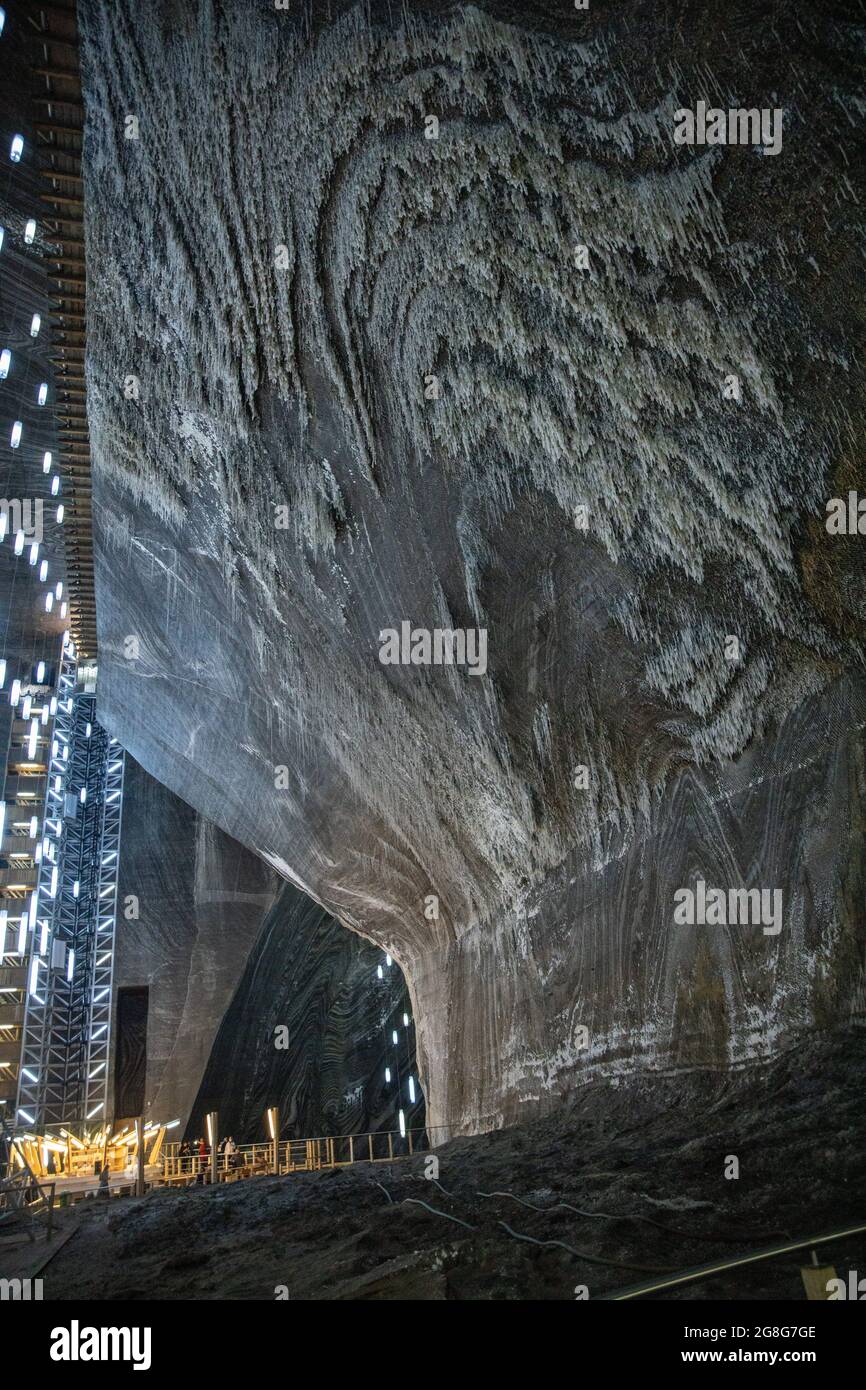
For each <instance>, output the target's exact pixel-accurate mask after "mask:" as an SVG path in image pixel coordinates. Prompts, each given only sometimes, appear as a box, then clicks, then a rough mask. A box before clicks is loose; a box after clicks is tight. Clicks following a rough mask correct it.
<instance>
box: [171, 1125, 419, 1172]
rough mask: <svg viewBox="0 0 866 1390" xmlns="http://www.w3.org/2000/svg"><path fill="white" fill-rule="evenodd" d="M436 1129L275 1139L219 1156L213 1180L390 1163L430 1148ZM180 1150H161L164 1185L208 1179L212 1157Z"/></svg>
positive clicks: (180, 1146) (175, 1144) (175, 1148)
mask: <svg viewBox="0 0 866 1390" xmlns="http://www.w3.org/2000/svg"><path fill="white" fill-rule="evenodd" d="M434 1128H438V1129H442V1130H444V1129H445V1126H444V1125H443V1126H435V1127H434V1126H429V1125H428V1126H426V1127H425V1128H423V1129H414V1130H413V1129H407V1130H406V1133H405V1134H401V1133H400V1131H399V1130H396V1129H393V1130H379V1131H376V1132H375V1133H368V1134H332V1135H321V1136H318V1137H316V1138H313V1139H281V1140H280V1141H279V1142H278V1143H277V1144H275V1143H274V1141H273V1140H269V1141H265V1142H262V1143H258V1144H240V1145H238V1146H237V1147H236V1149H235V1152H234V1153H232V1154H227V1153H225V1152H223V1153H218V1154H217V1180H218V1181H219V1182H232V1181H235V1180H236V1179H238V1178H246V1177H256V1176H258V1175H259V1174H265V1173H311V1172H315V1171H317V1170H318V1169H320V1168H348V1167H350V1166H351V1165H352V1164H353V1163H392V1162H394V1161H395V1160H397V1159H402V1158H411V1157H412V1155H413V1154H416V1153H423V1152H426V1151H427V1150H429V1149H430V1148H431V1146H432V1141H431V1131H432V1130H433V1129H434ZM443 1137H444V1136H443ZM182 1147H183V1146H182V1145H181V1144H180V1143H174V1144H167V1145H166V1146H165V1148H164V1150H163V1155H162V1179H163V1182H166V1183H172V1182H177V1183H180V1182H184V1181H186V1182H189V1181H194V1180H196V1179H199V1180H200V1181H202V1182H207V1181H209V1177H210V1173H211V1171H212V1166H211V1155H210V1153H209V1152H208V1153H207V1154H199V1153H189V1154H182V1153H181V1152H180V1150H181V1148H182Z"/></svg>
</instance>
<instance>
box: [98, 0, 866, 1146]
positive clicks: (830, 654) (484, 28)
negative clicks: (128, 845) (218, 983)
mask: <svg viewBox="0 0 866 1390" xmlns="http://www.w3.org/2000/svg"><path fill="white" fill-rule="evenodd" d="M79 14H80V23H81V29H82V44H83V50H82V60H83V76H84V86H85V96H86V107H87V116H86V122H87V124H86V139H85V155H84V178H85V195H86V210H87V257H88V349H87V379H88V400H89V416H90V429H91V440H92V453H93V464H94V498H95V524H96V550H97V554H96V565H97V602H98V611H99V637H100V652H99V663H100V678H99V683H100V694H99V702H100V718H101V719H102V720H103V721H104V722H105V724H106V725H107V726H108V727H109V728H110V729H111V731H112V733H114V734H116V735H117V736H118V738H120V740H121V741H122V742H123V743H124V744H125V746H127V747H128V748H129V749H130V750H131V752H132V753H133V754H134V756H135V757H136V758H137V759H138V760H139V761H140V762H141V763H142V764H143V766H144V767H146V768H147V770H148V771H149V772H150V773H151V774H152V775H154V776H155V777H157V778H158V779H159V780H161V781H162V782H164V783H165V784H166V785H167V786H168V787H170V788H171V789H172V790H173V791H175V792H176V793H177V794H179V795H181V796H182V797H183V798H184V799H185V800H186V801H188V802H189V803H190V804H192V805H193V806H195V807H196V809H197V810H198V811H199V812H200V813H201V814H202V815H203V816H206V817H207V818H208V819H209V820H210V821H213V822H214V823H216V824H217V825H219V826H220V827H221V828H222V829H223V830H224V831H225V832H226V833H228V834H230V835H231V836H233V837H234V838H235V839H237V840H239V841H240V842H241V843H242V844H244V845H246V846H247V847H248V848H249V849H251V850H253V851H254V852H255V853H257V854H258V855H260V856H261V857H262V858H263V859H264V860H265V861H266V862H267V863H268V864H270V865H271V867H272V868H274V869H276V870H277V872H278V873H279V874H280V875H282V876H283V877H285V878H288V879H290V880H291V881H293V882H294V883H295V884H296V886H297V887H299V888H300V889H302V890H303V891H304V892H306V893H308V894H309V895H310V896H311V897H313V898H315V899H316V900H317V901H318V902H320V903H321V904H322V905H323V906H325V907H326V908H327V909H328V910H329V911H330V912H331V913H333V914H334V916H336V917H337V918H338V919H339V920H340V921H341V922H342V923H343V924H344V925H345V926H347V927H349V928H351V929H352V930H354V931H356V932H359V933H360V934H362V935H363V936H365V937H368V938H369V939H370V940H372V941H374V942H376V943H378V944H379V945H380V946H382V947H383V948H384V949H385V950H388V951H390V952H391V953H392V954H393V955H394V957H395V958H396V959H397V960H398V961H399V963H400V965H401V966H402V968H403V970H404V972H405V974H406V976H407V979H408V981H409V985H410V989H411V991H412V995H413V1001H414V1006H415V1010H414V1011H415V1017H416V1020H417V1024H418V1041H419V1052H420V1065H421V1073H422V1079H423V1082H424V1085H425V1090H426V1095H427V1099H428V1103H429V1118H430V1120H431V1122H433V1123H446V1124H448V1125H449V1126H451V1127H452V1128H453V1129H454V1130H465V1131H471V1130H477V1129H481V1128H485V1127H490V1126H496V1125H501V1124H503V1123H508V1122H512V1121H515V1120H519V1119H521V1118H522V1117H524V1116H527V1115H529V1114H531V1113H533V1112H536V1113H537V1112H539V1111H544V1110H546V1109H549V1108H550V1107H552V1106H553V1105H555V1104H556V1103H557V1102H558V1100H559V1099H560V1098H562V1097H564V1096H566V1095H568V1094H570V1093H571V1092H573V1091H574V1090H575V1089H576V1088H577V1087H579V1086H580V1085H581V1084H583V1083H584V1082H585V1081H586V1080H587V1079H588V1078H590V1077H592V1076H594V1075H596V1074H597V1073H598V1072H599V1071H600V1070H601V1071H605V1072H608V1073H610V1072H617V1071H619V1072H621V1073H622V1074H629V1073H632V1072H634V1071H635V1070H637V1069H639V1068H642V1067H653V1068H659V1067H664V1068H675V1067H684V1068H695V1067H712V1068H725V1067H730V1066H738V1065H741V1064H744V1063H752V1062H756V1061H759V1060H760V1059H762V1058H766V1057H768V1056H770V1055H772V1054H773V1052H775V1051H778V1050H779V1049H780V1048H782V1047H785V1046H788V1045H790V1043H791V1041H792V1040H793V1039H794V1038H795V1037H796V1036H797V1035H798V1033H799V1032H800V1031H802V1030H803V1029H808V1028H814V1027H821V1026H826V1025H827V1024H830V1023H832V1022H834V1021H838V1020H839V1019H840V1018H847V1017H848V1016H849V1015H850V1014H851V1012H852V1011H856V1010H857V1009H858V1008H860V1007H862V981H861V970H862V966H861V961H862V940H863V935H864V921H863V901H864V893H863V888H864V883H863V867H862V855H861V854H860V852H859V844H858V834H859V833H860V831H861V830H862V824H863V811H864V807H863V759H862V747H861V739H860V730H862V725H863V719H864V710H863V693H864V692H863V684H862V636H863V593H862V587H861V586H860V584H859V583H858V570H857V556H858V541H857V539H856V538H848V537H832V538H831V537H829V536H828V535H827V533H826V531H825V529H824V526H823V516H824V507H825V504H826V500H827V499H828V498H829V497H832V496H836V495H840V493H842V492H843V491H844V490H845V489H847V488H848V487H849V486H851V487H854V486H856V484H857V480H858V469H860V470H861V476H862V462H861V460H862V450H861V451H860V454H859V455H858V453H857V450H856V443H857V441H858V440H861V441H862V436H863V419H862V415H863V399H864V396H863V390H862V387H863V381H862V365H861V362H862V356H861V358H860V359H858V357H857V355H856V353H855V351H854V347H855V344H856V342H857V340H858V336H861V337H862V331H863V322H862V310H861V309H859V308H858V306H857V304H856V299H855V296H853V295H852V293H851V289H852V285H853V284H854V283H855V276H856V275H857V274H858V273H859V261H858V260H857V259H856V257H855V252H856V245H857V243H856V225H857V219H858V204H857V193H856V188H855V186H854V182H853V180H854V174H853V168H854V166H853V165H852V163H851V158H850V151H851V148H852V146H853V144H854V140H855V138H856V133H857V124H858V121H859V112H860V110H861V106H860V105H858V102H857V99H856V91H857V80H856V79H857V74H856V69H855V67H854V60H853V57H852V56H851V55H852V54H853V51H854V42H853V40H854V35H853V32H852V30H851V28H850V26H847V25H845V24H843V23H842V21H841V20H839V19H838V18H833V17H828V16H827V15H825V14H824V12H823V10H822V8H821V7H809V8H808V10H805V11H804V10H802V9H800V8H795V7H791V13H790V14H789V15H782V16H778V15H776V16H775V18H774V26H775V27H774V28H773V31H772V33H768V32H767V29H766V26H763V25H757V24H756V23H755V16H754V10H753V7H750V6H748V5H746V4H745V3H734V4H732V5H728V6H726V7H725V8H724V12H722V11H719V12H718V13H716V12H715V11H714V12H713V13H712V14H708V12H707V11H706V10H705V8H704V7H702V6H700V5H697V4H687V5H686V6H684V7H683V6H677V7H676V14H674V10H673V7H666V6H664V5H657V4H653V5H642V4H636V3H631V4H623V5H618V6H616V7H608V6H599V7H592V9H591V11H589V12H586V13H577V12H571V11H570V10H568V9H567V7H563V6H557V7H555V13H554V12H551V11H550V9H549V7H547V6H545V5H540V4H531V5H528V6H524V7H521V12H520V14H519V15H517V14H516V13H515V12H514V11H513V10H512V9H511V8H510V7H503V6H494V5H478V6H459V5H458V6H444V5H440V4H430V5H426V6H424V7H420V6H416V5H412V4H409V5H406V6H404V7H403V8H402V11H401V14H402V16H403V17H402V19H398V18H396V17H395V16H394V15H393V14H390V13H389V11H388V9H387V8H386V7H384V6H380V5H378V4H373V5H371V6H364V7H362V6H358V5H349V6H343V5H332V6H328V7H324V6H321V5H318V4H314V5H313V6H312V7H311V8H310V10H309V11H308V12H307V14H306V15H305V17H304V19H302V20H300V19H298V18H297V17H294V16H293V15H292V14H290V13H287V12H284V11H276V10H275V9H274V7H273V6H269V5H266V4H264V3H260V4H251V5H244V6H238V5H235V4H229V3H223V2H222V0H203V3H201V4H199V5H197V6H195V7H194V9H193V7H191V6H190V7H187V6H183V5H178V4H174V3H170V2H169V0H165V3H155V4H153V5H152V6H150V7H148V8H147V9H146V10H144V11H142V8H141V5H140V3H138V0H136V3H132V0H112V3H111V4H108V3H103V2H102V0H82V3H81V4H80V6H79ZM698 100H708V101H717V102H718V103H719V105H720V106H725V107H727V106H738V105H752V104H755V105H757V106H773V107H781V108H783V109H784V111H785V120H784V139H783V147H782V151H781V153H780V154H778V155H777V156H775V157H772V158H770V157H767V156H766V155H763V154H762V153H761V151H760V150H758V149H754V148H751V147H748V148H720V147H683V146H679V147H678V146H675V145H674V143H673V128H674V112H675V111H676V110H677V109H679V108H680V107H682V106H693V105H694V103H695V102H696V101H698ZM130 113H132V114H135V115H136V116H137V118H138V131H139V138H138V139H128V138H126V135H125V132H126V130H127V129H128V126H127V124H126V122H125V117H126V116H127V115H128V114H130ZM430 116H436V117H437V119H438V123H439V124H438V138H436V139H428V138H427V134H428V133H429V132H430V131H431V130H432V129H433V127H432V126H431V124H430V122H429V121H428V119H427V118H428V117H430ZM579 246H585V247H586V248H587V250H588V268H587V269H584V270H581V269H579V268H578V262H579V259H580V258H579V256H576V254H575V248H576V247H579ZM732 375H733V376H735V377H736V378H737V380H738V384H739V385H738V391H739V396H740V399H729V398H726V396H725V391H724V388H725V383H726V380H728V379H729V378H730V377H731V376H732ZM130 378H134V379H135V380H134V383H130ZM431 378H435V379H436V380H435V382H432V381H431ZM580 508H586V509H587V511H586V516H587V518H588V523H587V528H586V529H582V527H581V525H576V524H575V519H576V518H578V519H579V518H580V517H581V515H582V513H581V512H580V511H579V510H578V509H580ZM281 509H283V510H281ZM278 522H279V523H280V524H278ZM861 544H862V543H861ZM403 620H408V621H410V622H411V623H412V624H414V625H416V626H419V627H424V628H429V629H432V628H435V627H445V628H474V627H480V628H484V629H485V630H486V631H487V634H488V666H487V672H486V674H485V675H484V676H472V675H470V674H469V673H468V671H467V670H466V669H465V668H459V667H455V666H451V667H433V666H413V665H383V664H381V662H380V661H379V645H380V639H379V634H380V632H381V631H382V630H383V629H386V628H390V627H398V626H399V624H400V623H401V621H403ZM731 636H734V637H736V638H737V641H738V644H739V656H738V658H737V659H736V660H730V659H728V655H727V646H726V639H727V638H729V637H731ZM579 768H586V769H588V776H587V777H586V778H583V779H582V778H581V777H580V776H579V775H576V772H577V769H579ZM280 769H285V772H280V771H279V770H280ZM582 780H585V781H586V783H587V785H586V786H582V785H580V783H581V781H582ZM696 878H703V879H704V880H705V881H706V882H707V883H708V884H711V885H715V886H718V887H720V888H723V889H727V888H729V887H740V886H742V887H764V888H772V889H776V888H780V889H781V890H782V891H783V894H784V902H785V918H784V926H783V930H782V931H781V933H780V934H779V935H778V936H776V937H770V936H767V935H765V934H764V933H763V932H762V931H761V929H760V927H753V926H731V927H718V926H716V927H693V926H687V925H686V926H678V925H676V924H675V923H674V921H673V895H674V892H675V891H676V889H677V888H679V887H682V886H688V885H689V884H691V883H692V882H693V881H694V880H695V879H696ZM431 897H435V899H436V900H437V903H438V917H437V916H433V917H431V916H430V915H427V914H425V902H427V904H428V914H429V913H430V912H431V911H432V908H431V907H430V905H429V900H430V899H431Z"/></svg>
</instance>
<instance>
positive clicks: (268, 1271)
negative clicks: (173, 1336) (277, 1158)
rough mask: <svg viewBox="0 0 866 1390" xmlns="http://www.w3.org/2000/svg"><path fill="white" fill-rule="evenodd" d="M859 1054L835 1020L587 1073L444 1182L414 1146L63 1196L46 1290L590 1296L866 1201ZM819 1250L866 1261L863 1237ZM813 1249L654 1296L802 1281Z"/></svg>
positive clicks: (834, 1224)
mask: <svg viewBox="0 0 866 1390" xmlns="http://www.w3.org/2000/svg"><path fill="white" fill-rule="evenodd" d="M864 1063H866V1035H864V1034H863V1033H862V1032H860V1033H843V1034H839V1035H836V1036H835V1037H834V1038H833V1039H832V1041H824V1042H821V1043H814V1044H803V1046H802V1047H801V1048H800V1049H799V1050H798V1051H797V1052H792V1053H789V1054H787V1056H785V1057H784V1058H782V1059H780V1060H778V1061H777V1062H775V1063H774V1064H772V1065H771V1066H768V1067H767V1068H766V1069H764V1070H762V1071H761V1072H759V1073H752V1074H751V1075H748V1076H741V1077H739V1078H728V1079H726V1080H719V1079H718V1078H711V1077H709V1076H697V1075H696V1076H693V1077H691V1078H688V1079H687V1080H686V1081H684V1078H683V1077H682V1076H680V1077H678V1078H676V1079H666V1078H663V1077H655V1078H644V1079H643V1080H636V1081H632V1082H629V1083H628V1084H625V1083H623V1084H621V1085H619V1086H615V1085H599V1086H596V1087H594V1088H592V1089H591V1090H588V1091H586V1092H585V1093H584V1094H583V1095H582V1096H581V1097H580V1098H579V1099H578V1100H577V1101H576V1102H575V1103H574V1105H573V1106H572V1108H571V1109H570V1110H569V1111H568V1112H567V1113H566V1112H560V1114H558V1115H557V1116H556V1117H555V1118H550V1119H547V1120H544V1121H537V1122H535V1123H533V1124H531V1125H527V1126H524V1127H520V1128H513V1129H509V1130H501V1131H498V1132H496V1133H491V1134H486V1135H482V1136H478V1137H475V1138H464V1139H457V1140H454V1141H453V1142H452V1143H450V1144H446V1145H444V1146H443V1147H442V1148H441V1149H439V1150H438V1151H437V1153H436V1157H437V1158H438V1160H439V1180H438V1185H437V1182H436V1181H435V1180H433V1179H432V1178H431V1179H425V1176H424V1173H425V1166H429V1155H420V1156H417V1157H415V1158H414V1159H412V1160H409V1161H405V1162H394V1163H379V1164H374V1165H371V1164H358V1165H356V1166H355V1167H354V1168H352V1169H351V1170H342V1171H323V1172H319V1173H312V1174H304V1175H295V1176H290V1177H284V1178H281V1179H279V1180H278V1179H274V1178H269V1177H263V1178H257V1179H252V1180H249V1181H247V1182H243V1183H237V1184H234V1185H231V1186H227V1187H222V1188H220V1189H219V1190H218V1191H216V1192H211V1191H209V1190H207V1189H198V1190H187V1191H169V1190H166V1189H159V1190H155V1191H153V1192H151V1193H150V1194H149V1195H148V1196H147V1197H145V1198H144V1199H138V1200H136V1199H132V1198H121V1199H113V1200H112V1201H111V1204H110V1206H109V1205H104V1206H103V1205H100V1204H98V1203H97V1202H95V1201H94V1202H90V1201H88V1202H86V1203H82V1204H79V1205H78V1206H77V1207H75V1208H74V1209H70V1210H69V1211H67V1212H64V1213H61V1216H60V1221H61V1224H62V1225H65V1224H74V1225H77V1226H78V1229H77V1232H76V1234H75V1235H74V1236H73V1237H72V1238H71V1239H70V1240H69V1242H68V1243H67V1244H66V1245H65V1246H64V1248H63V1249H62V1250H61V1251H60V1253H59V1254H58V1255H57V1257H56V1258H55V1259H54V1260H53V1261H52V1262H51V1263H50V1264H49V1265H48V1267H47V1268H46V1270H45V1271H44V1278H45V1297H46V1299H75V1300H78V1299H154V1298H159V1299H214V1298H229V1299H273V1298H275V1297H276V1296H277V1291H278V1289H279V1286H284V1291H283V1292H282V1296H283V1297H285V1296H288V1297H289V1298H291V1299H573V1298H574V1297H575V1290H576V1287H577V1286H579V1285H586V1287H587V1290H588V1294H589V1297H591V1298H592V1297H597V1296H598V1295H599V1294H602V1293H606V1292H608V1291H611V1290H615V1289H621V1288H624V1287H628V1286H630V1285H632V1284H635V1283H640V1282H643V1281H644V1280H649V1279H650V1278H651V1277H652V1274H653V1273H654V1272H655V1271H663V1270H670V1269H673V1270H679V1269H684V1268H688V1267H690V1266H694V1265H697V1264H701V1263H704V1262H708V1261H710V1260H713V1259H715V1258H717V1257H719V1258H721V1257H724V1256H726V1255H731V1256H733V1255H735V1254H738V1253H740V1252H743V1251H747V1250H749V1249H755V1248H760V1247H762V1246H765V1245H768V1244H772V1243H774V1241H775V1240H776V1239H777V1238H779V1239H782V1238H783V1237H784V1236H785V1235H790V1236H791V1237H793V1238H801V1237H806V1236H809V1235H812V1234H820V1233H826V1232H829V1231H830V1230H832V1229H834V1228H838V1227H840V1226H843V1225H846V1224H848V1223H851V1224H853V1223H854V1222H855V1221H857V1220H858V1219H859V1220H860V1221H863V1220H864V1219H866V1164H864V1152H866V1142H864V1141H866V1123H864V1111H863V1098H862V1077H863V1069H864ZM730 1155H735V1156H736V1157H737V1158H738V1159H739V1170H740V1176H739V1178H738V1179H736V1180H734V1179H726V1178H725V1176H724V1173H725V1166H726V1162H727V1161H728V1157H729V1156H730ZM484 1194H497V1195H493V1196H489V1195H487V1196H485V1195H484ZM502 1194H511V1195H502ZM517 1198H520V1199H522V1203H523V1204H521V1202H518V1201H517V1200H516V1199H517ZM526 1203H528V1204H530V1205H525V1204H526ZM566 1203H568V1204H570V1205H568V1206H566V1205H564V1204H566ZM425 1204H426V1205H425ZM574 1207H577V1208H580V1212H577V1211H575V1210H573V1209H572V1208H574ZM431 1208H433V1210H431ZM449 1218H450V1219H449ZM522 1236H524V1237H527V1236H528V1237H532V1238H533V1240H534V1241H536V1242H542V1244H535V1243H532V1242H530V1241H528V1240H525V1239H521V1237H522ZM544 1242H562V1244H561V1245H558V1244H554V1243H548V1244H544ZM566 1246H567V1247H571V1248H568V1249H567V1248H564V1247H566ZM819 1255H820V1259H821V1263H822V1264H823V1263H826V1264H830V1263H833V1264H834V1265H835V1267H836V1269H837V1271H838V1272H840V1273H842V1274H845V1273H847V1271H848V1270H849V1269H860V1270H863V1269H866V1238H862V1237H859V1238H853V1239H849V1240H847V1241H843V1242H839V1243H837V1244H835V1245H833V1246H831V1247H823V1248H819ZM806 1263H808V1253H807V1252H804V1254H803V1255H800V1254H794V1255H792V1256H790V1257H787V1258H784V1259H779V1260H775V1261H772V1262H769V1263H766V1264H762V1265H760V1266H757V1267H755V1268H753V1269H746V1270H735V1271H733V1272H729V1273H727V1274H724V1275H721V1276H718V1277H716V1278H714V1279H712V1280H710V1281H707V1282H705V1283H701V1284H697V1285H693V1286H691V1287H690V1288H687V1289H684V1290H681V1291H680V1292H678V1293H668V1294H665V1295H664V1297H666V1298H670V1297H679V1298H682V1299H720V1298H734V1299H756V1300H763V1299H770V1300H776V1299H783V1300H802V1299H803V1298H804V1290H803V1285H802V1281H801V1278H800V1273H799V1271H800V1267H801V1265H803V1264H806Z"/></svg>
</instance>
